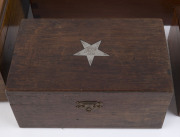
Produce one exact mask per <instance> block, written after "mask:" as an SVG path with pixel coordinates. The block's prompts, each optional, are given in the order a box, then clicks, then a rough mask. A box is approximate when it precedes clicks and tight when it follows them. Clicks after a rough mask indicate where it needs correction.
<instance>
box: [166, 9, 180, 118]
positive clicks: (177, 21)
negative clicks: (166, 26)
mask: <svg viewBox="0 0 180 137" xmlns="http://www.w3.org/2000/svg"><path fill="white" fill-rule="evenodd" d="M168 44H169V51H170V59H171V66H172V75H173V80H174V91H175V97H176V104H177V110H178V115H180V7H177V8H176V10H175V12H174V18H173V23H172V26H171V28H170V32H169V38H168Z"/></svg>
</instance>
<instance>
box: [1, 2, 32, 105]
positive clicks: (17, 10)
mask: <svg viewBox="0 0 180 137" xmlns="http://www.w3.org/2000/svg"><path fill="white" fill-rule="evenodd" d="M28 11H29V1H28V0H0V71H1V73H2V76H1V73H0V101H7V98H6V95H5V83H6V80H7V75H8V71H9V67H10V64H11V59H12V54H13V49H14V44H15V41H16V36H17V33H18V28H19V24H20V22H21V19H22V18H25V17H27V14H28Z"/></svg>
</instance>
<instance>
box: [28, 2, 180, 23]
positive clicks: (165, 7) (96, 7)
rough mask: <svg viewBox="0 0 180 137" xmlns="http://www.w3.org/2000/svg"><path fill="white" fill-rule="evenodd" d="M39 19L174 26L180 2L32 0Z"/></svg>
mask: <svg viewBox="0 0 180 137" xmlns="http://www.w3.org/2000/svg"><path fill="white" fill-rule="evenodd" d="M30 1H31V5H32V11H33V14H34V17H35V18H162V19H163V21H164V23H165V24H166V25H170V24H171V21H172V16H173V10H174V7H176V6H178V5H179V6H180V0H30Z"/></svg>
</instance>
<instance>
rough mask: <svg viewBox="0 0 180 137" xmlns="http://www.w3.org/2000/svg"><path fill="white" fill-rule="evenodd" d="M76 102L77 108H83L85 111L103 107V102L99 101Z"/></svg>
mask: <svg viewBox="0 0 180 137" xmlns="http://www.w3.org/2000/svg"><path fill="white" fill-rule="evenodd" d="M76 104H77V105H76V107H77V108H82V109H85V110H86V112H91V111H92V110H94V109H97V108H101V107H103V103H102V102H99V101H77V102H76Z"/></svg>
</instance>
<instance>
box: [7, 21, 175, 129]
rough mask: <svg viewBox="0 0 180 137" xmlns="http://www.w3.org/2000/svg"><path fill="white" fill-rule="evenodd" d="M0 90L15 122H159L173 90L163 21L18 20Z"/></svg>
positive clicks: (155, 125) (101, 125) (129, 125)
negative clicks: (5, 92)
mask: <svg viewBox="0 0 180 137" xmlns="http://www.w3.org/2000/svg"><path fill="white" fill-rule="evenodd" d="M6 90H7V96H8V99H9V101H10V105H11V107H12V109H13V112H14V114H15V117H16V119H17V121H18V124H19V126H20V127H61V128H65V127H66V128H72V127H75V128H78V127H81V128H87V127H88V128H90V127H92V128H95V127H98V128H161V127H162V124H163V121H164V117H165V114H166V111H167V108H168V105H169V103H170V100H171V97H172V94H173V82H172V75H171V68H170V61H169V55H168V49H167V44H166V39H165V34H164V27H163V23H162V20H160V19H39V20H38V19H35V20H23V21H22V23H21V26H20V29H19V33H18V38H17V41H16V45H15V49H14V55H13V59H12V64H11V67H10V71H9V75H8V80H7V89H6Z"/></svg>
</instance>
